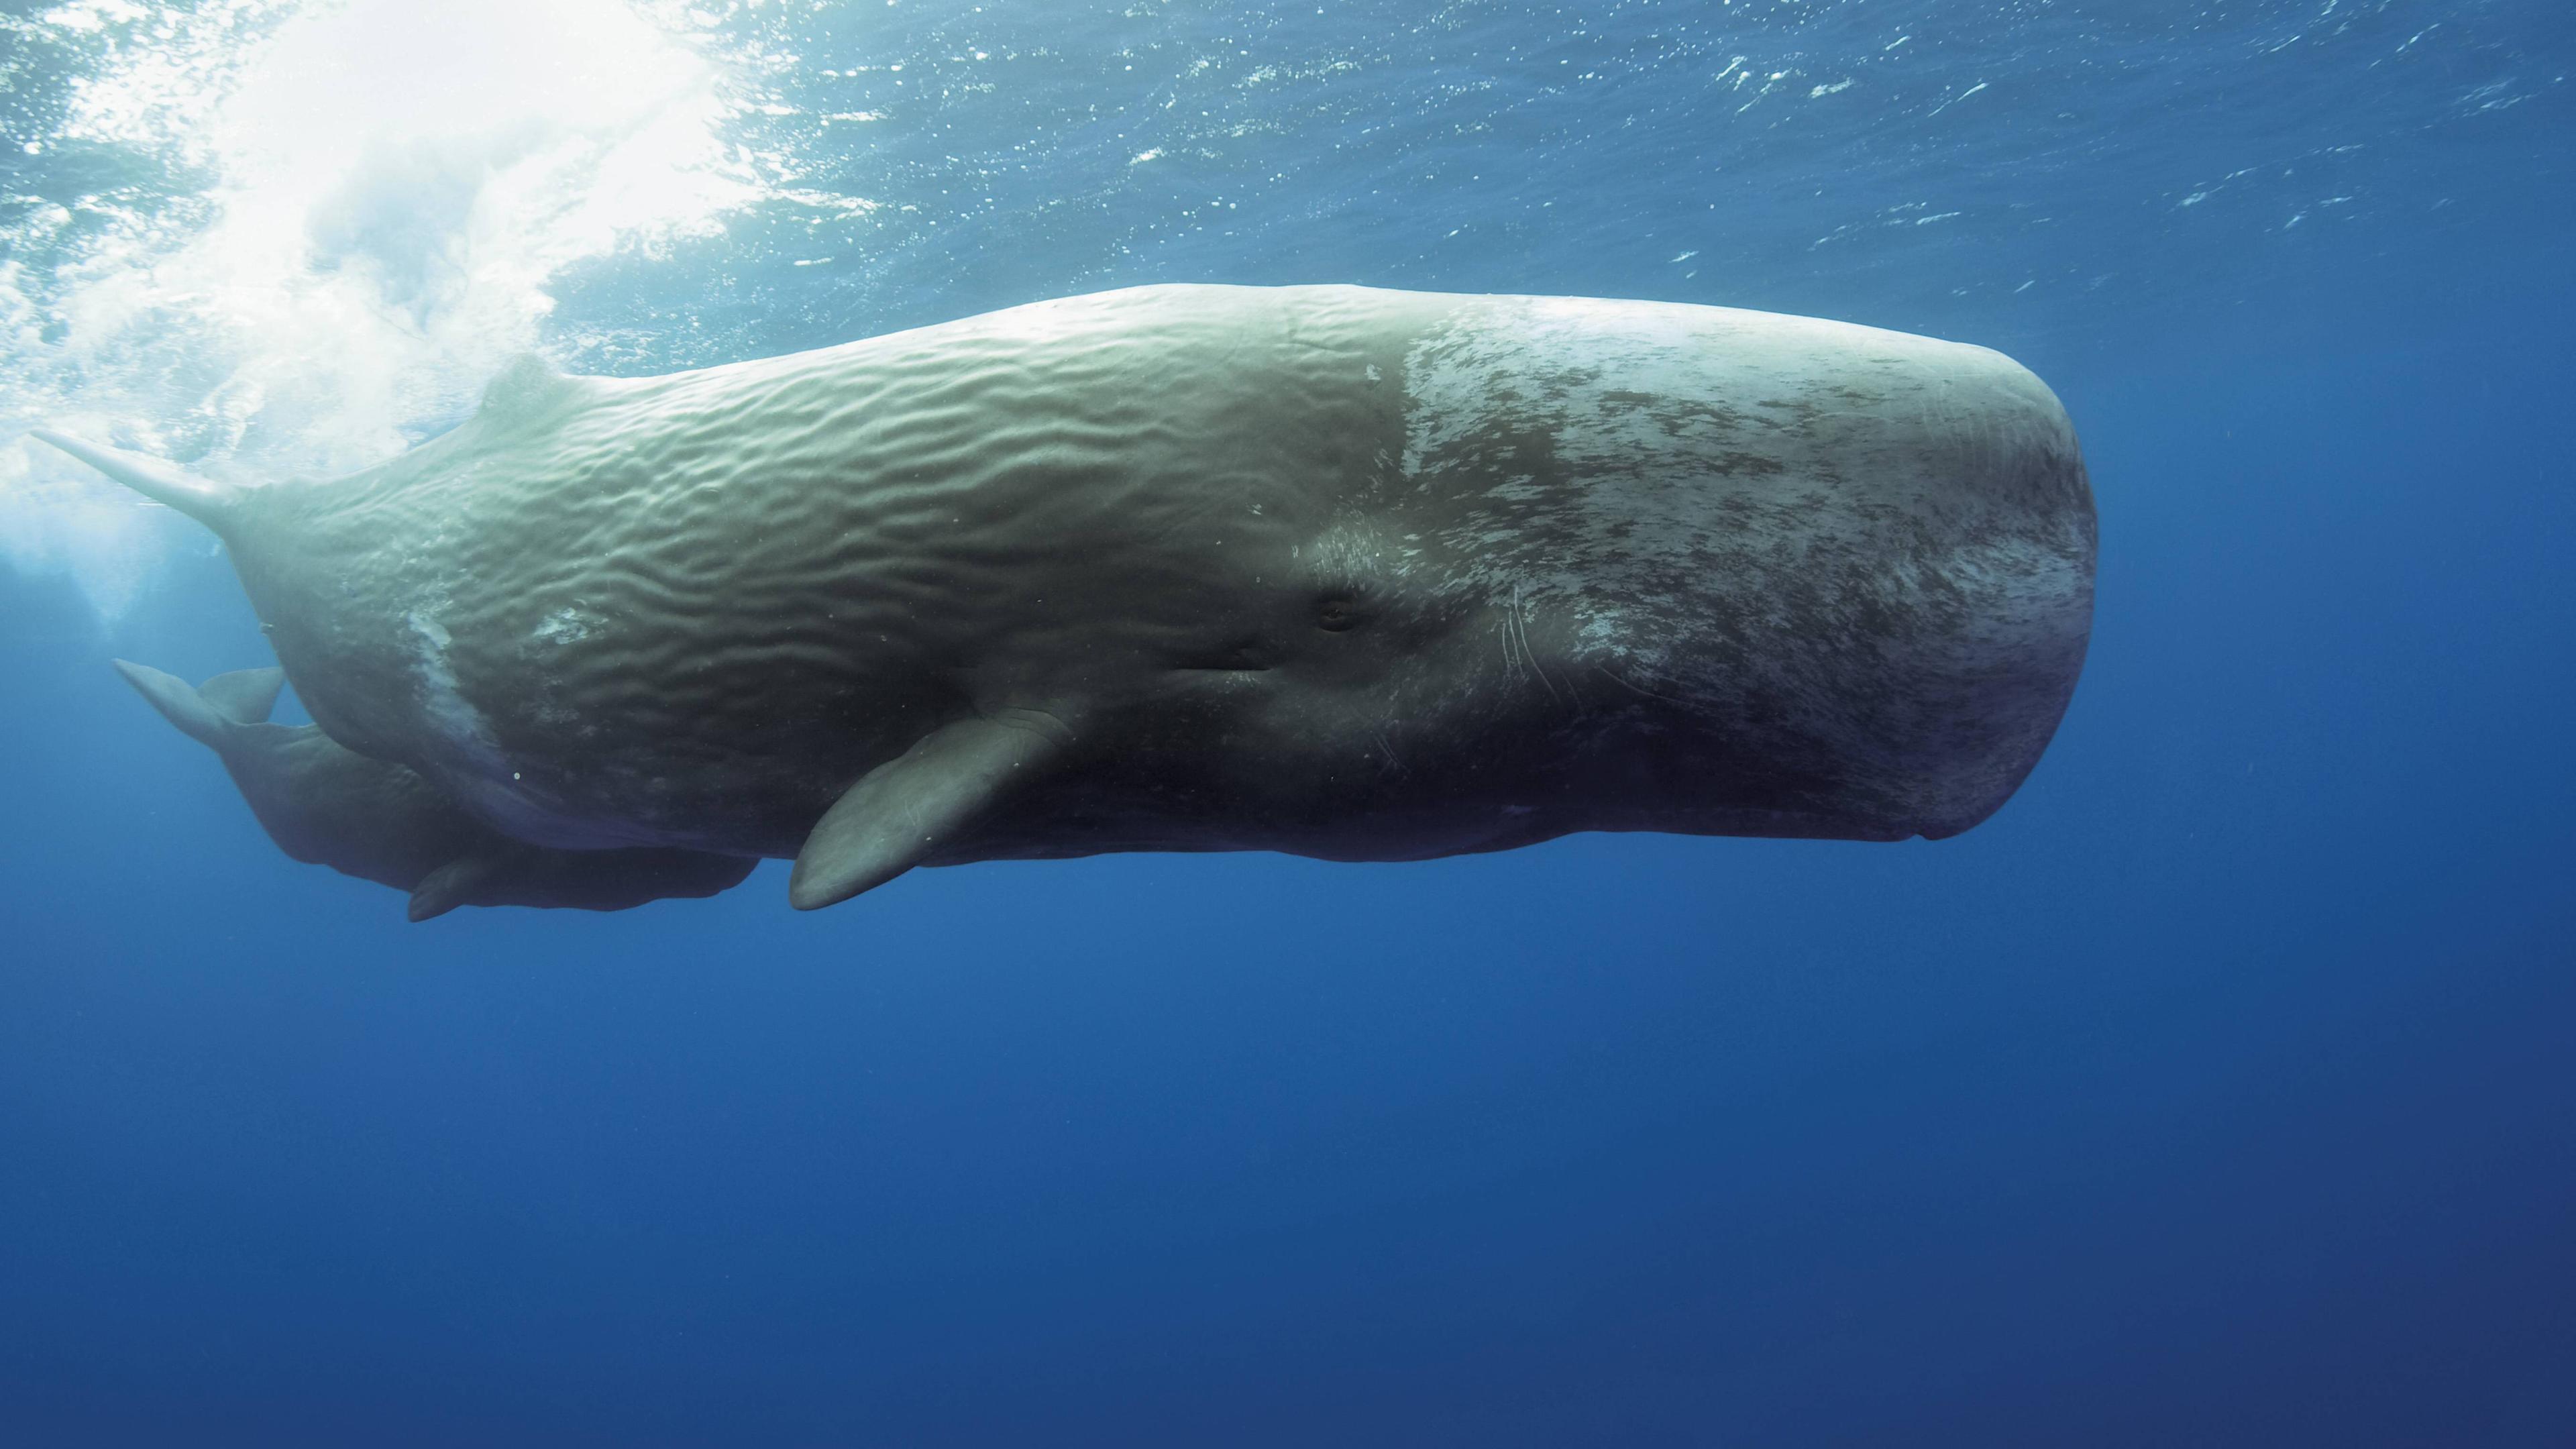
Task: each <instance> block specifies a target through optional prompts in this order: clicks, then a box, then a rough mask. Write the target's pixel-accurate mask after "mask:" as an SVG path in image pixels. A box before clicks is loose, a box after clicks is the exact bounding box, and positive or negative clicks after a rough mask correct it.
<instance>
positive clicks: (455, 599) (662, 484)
mask: <svg viewBox="0 0 2576 1449" xmlns="http://www.w3.org/2000/svg"><path fill="white" fill-rule="evenodd" d="M66 446H72V447H74V448H75V450H76V451H80V452H81V453H82V454H83V455H84V456H88V457H91V458H92V460H93V461H98V462H100V463H101V466H103V467H108V468H109V469H110V470H111V471H116V472H117V473H118V476H120V477H123V478H125V479H126V480H127V481H129V482H133V483H135V484H136V486H138V487H141V488H144V489H145V491H147V492H151V493H153V494H154V496H156V497H162V498H163V499H164V500H165V501H169V502H172V503H174V504H176V505H177V506H180V507H183V508H187V509H188V510H189V511H190V512H192V513H194V514H196V515H197V516H199V517H201V518H204V519H206V520H207V521H208V522H209V523H210V524H212V525H213V526H214V527H216V528H217V529H218V531H220V532H221V533H222V534H223V535H224V537H225V538H226V539H227V540H228V541H229V542H230V544H231V545H232V551H233V555H234V559H235V562H236V564H237V566H238V568H239V570H240V573H241V577H242V581H243V583H244V585H245V587H246V588H247V590H248V591H249V594H250V596H251V599H252V601H253V603H254V604H255V605H256V606H257V608H258V610H259V614H260V617H261V618H262V620H263V621H265V627H267V628H268V630H269V631H270V633H271V636H272V639H273V642H274V644H275V647H276V650H277V653H278V657H279V659H280V660H281V661H282V662H283V663H284V665H285V667H286V670H287V672H288V674H289V675H290V676H291V677H292V678H293V680H294V682H295V685H296V689H297V692H298V694H299V696H300V697H301V698H302V699H303V700H304V701H305V703H306V704H307V706H308V707H309V708H310V710H311V711H312V714H313V717H314V719H315V720H316V722H317V723H318V725H319V726H320V729H321V730H322V731H323V732H324V733H325V734H326V735H327V736H328V738H329V739H330V740H331V741H336V742H337V743H338V744H339V745H340V746H345V747H346V749H347V750H348V751H351V752H354V753H355V754H356V755H358V756H362V757H365V758H366V759H369V760H373V761H381V762H386V763H389V764H392V765H398V766H400V767H402V768H404V769H405V770H408V771H411V772H414V773H415V774H416V775H417V777H418V778H419V779H420V780H421V781H423V782H425V784H426V786H427V787H428V788H429V789H431V790H433V791H435V792H436V793H437V794H438V795H439V796H441V797H443V798H444V799H446V800H448V801H452V802H453V803H454V805H455V807H457V808H458V809H459V810H461V811H462V812H464V813H465V814H467V815H470V816H471V817H472V819H473V820H475V821H476V822H478V823H479V825H480V826H481V827H482V828H484V829H487V830H489V831H491V832H492V833H494V834H495V835H496V836H498V837H502V838H505V839H508V840H512V841H517V842H523V843H525V844H527V845H531V846H541V847H550V848H552V849H553V850H554V851H555V852H556V853H564V852H589V851H598V850H601V849H606V848H614V847H662V848H672V849H678V850H684V851H690V852H701V853H706V854H712V855H716V856H722V857H740V858H748V857H753V856H782V857H794V858H796V859H797V868H796V872H795V875H794V877H793V879H792V883H791V896H792V898H793V900H794V902H795V903H796V904H797V905H799V906H815V905H823V904H828V903H830V902H831V901H834V900H839V899H842V898H845V897H846V896H848V895H851V894H855V893H856V892H858V891H860V890H865V889H867V888H869V887H871V886H873V885H875V884H878V883H880V882H882V881H883V880H886V879H889V878H891V877H892V876H893V875H895V874H898V873H900V872H901V871H902V870H904V869H907V868H909V867H911V866H913V865H924V864H928V865H946V864H957V863H962V862H967V861H975V860H990V859H998V858H1013V857H1017V858H1027V857H1056V856H1074V855H1088V854H1093V853H1097V852H1102V851H1113V850H1244V849H1262V850H1280V851H1288V852H1292V853H1296V854H1301V855H1310V856H1320V857H1325V858H1329V859H1337V860H1404V859H1418V858H1422V857H1428V856H1439V855H1449V854H1456V853H1460V852H1467V851H1481V850H1499V849H1506V848H1509V847H1513V846H1518V845H1525V844H1528V843H1531V842H1533V841H1539V840H1545V839H1548V838H1551V837H1553V836H1557V835H1562V834H1565V833H1568V832H1570V831H1578V830H1664V831H1679V832H1686V833H1693V834H1735V835H1774V836H1834V837H1846V838H1858V839H1872V840H1897V839H1903V838H1906V837H1909V836H1913V835H1924V836H1933V837H1939V836H1946V835H1951V834H1955V833H1957V832H1958V831H1961V830H1964V829H1967V828H1968V827H1969V826H1971V825H1974V824H1976V823H1977V822H1978V821H1980V820H1982V819H1984V818H1985V817H1986V816H1987V815H1989V814H1991V813H1992V812H1993V811H1994V810H1995V809H1996V808H1997V807H1999V806H2000V805H2001V804H2002V803H2003V801H2004V800H2005V799H2006V798H2007V797H2008V796H2009V795H2010V794H2011V793H2012V791H2013V790H2014V789H2015V788H2016V787H2017V786H2018V785H2019V783H2020V782H2021V780H2022V778H2023V777H2024V776H2025V775H2026V774H2027V773H2028V772H2029V770H2030V768H2031V766H2032V765H2033V764H2034V763H2035V762H2036V760H2037V759H2038V757H2039V754H2040V751H2041V749H2042V748H2043V747H2044V746H2045V744H2046V743H2047V740H2048V738H2049V736H2050V734H2051V733H2052V732H2053V731H2054V729H2055V727H2056V724H2057V721H2058V719H2059V717H2060V715H2061V714H2062V712H2063V711H2064V708H2065V705H2066V701H2067V698H2068V696H2069V694H2070V693H2071V691H2072V690H2073V688H2074V684H2075V679H2076V676H2077V673H2078V671H2079V670H2080V668H2081V666H2082V662H2083V655H2084V647H2085V641H2086V638H2087V634H2088V631H2089V627H2090V618H2091V607H2092V578H2093V553H2094V535H2093V509H2092V500H2091V495H2090V492H2089V489H2088V488H2087V485H2086V481H2085V475H2084V466H2083V462H2082V459H2081V456H2080V453H2079V451H2078V448H2077V445H2076V440H2075V436H2074V433H2073V431H2072V429H2071V427H2070V426H2069V424H2068V423H2067V420H2066V417H2065V414H2064V412H2063V411H2062V410H2061V409H2060V408H2059V407H2058V405H2057V402H2056V399H2055V398H2054V397H2052V396H2051V395H2050V394H2049V392H2048V390H2047V389H2046V388H2045V387H2044V386H2042V385H2041V384H2040V383H2039V381H2038V380H2037V379H2036V378H2034V377H2032V376H2031V375H2030V374H2029V373H2028V372H2026V371H2024V370H2023V369H2022V368H2020V367H2019V366H2017V365H2015V364H2014V363H2012V362H2011V361H2010V360H2009V359H2006V358H2004V357H2002V356H2000V355H1998V354H1996V353H1992V352H1988V351H1985V350H1983V349H1979V348H1973V347H1964V346H1959V345H1955V344H1950V343H1942V342H1934V341H1930V340H1928V339H1924V338H1918V337H1909V336H1905V335H1902V334H1897V333H1889V332H1881V331H1876V330H1873V329H1868V328H1861V327H1853V326H1847V325H1843V324H1838V323H1829V322H1817V321H1811V320H1807V319H1801V318H1787V317H1776V316H1770V315H1766V314H1761V313H1748V312H1735V311H1729V310H1725V309H1719V308H1708V307H1691V306H1679V305H1669V304H1655V303H1638V302H1603V301H1589V300H1582V299H1560V298H1528V297H1472V296H1446V295H1435V294H1422V293H1403V292H1384V291H1374V290H1369V289H1363V288H1354V287H1292V288H1275V289H1272V288H1234V287H1151V288H1139V289H1135V290H1131V291H1125V292H1113V293H1105V294H1101V295H1096V296H1089V297H1076V298H1070V299H1066V300H1063V301H1058V302H1049V303H1041V304H1037V305H1034V306H1029V307H1020V308H1014V309H1011V310H1009V311H1004V312H998V313H993V314H989V315H987V316H982V317H975V318H969V319H966V320H964V321H960V322H955V323H949V324H946V325H944V326H939V327H931V328H924V329H921V330H918V331H913V332H906V333H898V334H895V335H892V336H887V337H880V338H875V339H871V340H869V341H865V342H859V343H853V344H850V345H848V346H845V347H838V348H832V349H827V350H824V351H820V352H812V353H804V354H799V355H796V356H792V357H783V358H775V359H770V360H767V361H761V362H751V363H741V364H736V365H732V366H728V367H719V368H712V369H708V370H706V371H702V372H693V373H682V374H676V375H673V376H669V377H659V378H646V379H632V380H621V379H603V378H566V377H560V376H554V375H551V374H548V373H546V372H545V371H544V370H543V369H542V368H540V367H537V366H535V365H534V364H533V363H531V364H526V365H523V366H522V367H521V368H519V369H517V370H515V371H514V372H513V373H512V374H511V375H509V376H507V377H505V378H504V379H503V380H502V381H501V382H499V383H496V384H495V385H494V388H493V390H492V392H491V394H490V396H489V397H488V398H487V400H486V402H485V404H484V406H483V409H482V410H481V411H480V412H479V413H477V414H476V416H475V417H474V418H473V419H472V420H470V421H468V422H467V423H465V424H464V425H463V426H461V427H459V428H457V429H456V430H454V431H453V432H450V433H448V434H447V435H445V436H443V437H441V438H439V439H437V440H436V441H434V442H432V443H429V444H427V445H424V446H423V447H421V448H418V449H415V450H414V451H412V452H411V453H408V454H406V455H404V456H402V457H400V458H397V459H395V460H393V461H392V462H390V463H387V464H385V465H383V466H381V467H378V468H374V469H370V470H368V471H366V472H364V473H360V474H356V475H354V476H351V477H347V478H342V479H337V480H333V481H329V482H316V483H284V484H276V485H271V486H268V487H263V488H256V489H247V490H241V489H227V488H225V487H223V486H222V485H217V484H213V483H210V482H207V481H206V480H200V479H189V478H186V477H185V476H184V475H178V474H175V473H173V472H171V471H169V470H166V469H161V470H158V471H154V470H153V465H150V464H148V463H147V462H145V461H144V460H137V459H133V458H130V457H127V456H125V455H115V454H109V453H106V452H105V451H104V450H99V449H94V448H89V447H87V446H85V445H78V444H71V443H68V442H66ZM119 470H122V471H119Z"/></svg>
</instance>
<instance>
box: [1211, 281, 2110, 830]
mask: <svg viewBox="0 0 2576 1449" xmlns="http://www.w3.org/2000/svg"><path fill="white" fill-rule="evenodd" d="M1402 376H1403V382H1404V388H1405V405H1406V415H1405V419H1404V435H1403V438H1402V440H1401V445H1400V452H1399V453H1398V455H1397V467H1396V470H1395V471H1394V472H1393V475H1392V476H1391V478H1390V479H1389V480H1387V482H1386V483H1385V484H1384V485H1383V486H1379V487H1375V488H1372V489H1371V490H1369V491H1368V493H1367V494H1366V495H1365V496H1364V497H1362V498H1360V499H1359V506H1344V507H1340V508H1338V509H1336V510H1333V511H1332V512H1331V513H1330V514H1329V515H1328V516H1319V517H1317V518H1315V519H1314V520H1312V522H1311V526H1310V527H1309V528H1308V529H1307V530H1306V531H1305V532H1304V533H1303V534H1302V535H1301V536H1299V537H1298V538H1297V539H1296V540H1295V542H1294V545H1293V548H1292V551H1293V553H1294V554H1295V559H1294V563H1293V567H1292V568H1290V569H1289V570H1288V578H1287V580H1286V581H1285V582H1281V581H1279V580H1276V579H1273V580H1269V581H1265V583H1266V587H1265V588H1264V589H1263V590H1262V591H1260V592H1261V596H1262V598H1263V600H1264V602H1263V604H1262V605H1261V610H1260V613H1261V623H1260V627H1259V628H1257V629H1251V630H1247V629H1244V628H1242V627H1241V626H1240V624H1239V623H1237V622H1235V621H1232V620H1229V621H1228V624H1227V627H1226V628H1222V629H1220V628H1213V627H1212V628H1211V630H1210V632H1209V633H1208V634H1207V637H1206V639H1205V641H1204V645H1203V653H1204V656H1205V657H1204V658H1203V660H1201V661H1200V662H1202V663H1204V664H1206V665H1208V666H1210V667H1212V668H1218V669H1224V668H1226V667H1228V666H1229V662H1230V661H1231V662H1232V663H1233V664H1234V665H1237V666H1240V667H1244V668H1250V667H1253V666H1257V667H1258V670H1259V672H1257V673H1243V674H1238V675H1232V676H1230V677H1226V678H1225V682H1224V683H1223V684H1222V685H1220V686H1217V687H1216V688H1215V689H1213V690H1211V691H1210V692H1212V693H1222V694H1224V695H1225V696H1226V697H1227V698H1229V699H1230V700H1232V701H1233V703H1234V704H1235V705H1236V708H1233V709H1231V710H1228V711H1225V712H1223V713H1222V714H1221V715H1218V716H1216V717H1214V718H1213V719H1212V720H1211V721H1210V722H1209V724H1208V728H1210V729H1211V730H1214V731H1217V732H1219V733H1221V734H1222V735H1223V736H1224V737H1225V738H1227V739H1229V740H1232V741H1234V742H1235V743H1236V745H1237V746H1238V747H1237V748H1234V749H1231V750H1228V751H1225V752H1224V753H1223V756H1222V757H1223V758H1224V759H1226V760H1227V761H1229V762H1230V764H1229V767H1230V769H1231V770H1232V771H1233V778H1232V779H1231V781H1230V787H1231V788H1232V789H1234V790H1236V791H1238V792H1239V793H1242V794H1247V795H1251V796H1254V797H1256V798H1258V799H1259V800H1260V801H1261V802H1262V809H1261V810H1259V811H1256V812H1254V816H1255V818H1263V819H1268V820H1273V821H1284V822H1291V823H1293V825H1294V827H1295V830H1296V831H1298V832H1303V835H1302V843H1301V844H1300V845H1299V846H1298V847H1297V848H1300V849H1304V850H1306V851H1308V852H1309V853H1314V854H1321V855H1331V856H1349V857H1353V858H1362V857H1364V858H1376V859H1383V858H1387V856H1388V855H1389V854H1390V853H1402V852H1403V849H1404V847H1403V846H1401V845H1398V846H1396V847H1395V848H1394V850H1393V851H1391V849H1390V842H1408V841H1409V842H1413V848H1415V849H1418V852H1419V853H1420V854H1424V855H1431V854H1440V853H1448V852H1453V851H1457V850H1462V849H1476V848H1503V847H1507V846H1511V845H1517V844H1522V843H1526V842H1527V841H1530V840H1536V839H1544V838H1548V837H1551V836H1554V835H1559V834H1564V833H1568V832H1571V831H1578V830H1591V829H1645V830H1663V831H1680V832H1688V833H1705V834H1736V835H1785V836H1818V837H1835V838H1852V839H1876V840H1894V839H1904V838H1907V837H1911V836H1916V835H1922V836H1928V837H1935V838H1937V837H1941V836H1946V835H1951V834H1956V833H1957V832H1959V831H1962V830H1965V829H1967V828H1968V827H1970V826H1972V825H1974V824H1976V823H1977V822H1979V821H1980V820H1983V819H1984V818H1986V816H1988V815H1989V814H1991V813H1992V812H1993V811H1994V810H1995V809H1997V808H1998V807H1999V806H2000V805H2001V804H2002V803H2003V801H2004V800H2005V799H2006V798H2007V797H2008V796H2009V795H2010V794H2011V793H2012V792H2013V790H2014V789H2015V788H2016V787H2017V786H2018V785H2019V784H2020V782H2021V780H2022V779H2023V777H2024V776H2025V775H2026V774H2027V773H2028V772H2029V770H2030V769H2031V768H2032V766H2033V765H2034V764H2035V762H2036V761H2037V759H2038V758H2039V755H2040V753H2041V750H2042V749H2043V747H2044V746H2045V745H2046V743H2047V741H2048V739H2049V737H2050V735H2051V734H2052V733H2053V731H2054V730H2055V728H2056V725H2057V722H2058V720H2059V718H2060V716H2061V715H2062V713H2063V712H2064V710H2065V707H2066V705H2067V702H2068V699H2069V697H2070V695H2071V693H2072V691H2073V688H2074V685H2075V681H2076V677H2077V674H2078V672H2079V671H2080V669H2081V666H2082V662H2083V658H2084V652H2085V645H2086V640H2087V636H2088V633H2089V628H2090V620H2091V608H2092V582H2093V559H2094V517H2093V507H2092V500H2091V494H2090V490H2089V487H2088V484H2087V480H2086V475H2085V469H2084V464H2083V460H2082V455H2081V452H2080V450H2079V448H2078V446H2077V443H2076V439H2075V435H2074V432H2073V430H2072V427H2071V425H2070V424H2069V422H2068V420H2067V418H2066V415H2065V413H2064V411H2063V409H2062V408H2061V407H2060V406H2059V404H2058V402H2057V400H2056V398H2055V397H2054V396H2052V395H2051V394H2050V393H2049V391H2048V390H2047V388H2046V387H2044V386H2043V385H2042V384H2041V383H2040V382H2039V381H2038V379H2036V378H2035V377H2033V376H2032V375H2031V374H2030V373H2029V372H2027V371H2026V370H2024V369H2023V368H2021V367H2020V366H2019V365H2018V364H2016V363H2014V362H2012V361H2011V360H2010V359H2008V358H2005V357H2003V356H2002V355H2000V354H1998V353H1994V352H1990V351H1987V350H1985V349H1982V348H1976V347H1968V346H1960V345H1956V344H1951V343H1944V342H1937V341H1933V340H1930V339H1925V338H1919V337H1912V336H1907V335H1903V334H1896V333H1889V332H1882V331H1878V330H1875V329H1870V328H1862V327H1855V326H1848V325H1844V324H1837V323H1830V322H1818V321H1811V320H1808V319H1799V318H1784V317H1773V316H1768V315H1765V314H1751V313H1736V312H1728V311H1723V310H1720V309H1714V308H1670V307H1651V306H1647V305H1644V304H1623V303H1594V302H1572V301H1567V302H1559V301H1555V300H1546V299H1491V305H1488V306H1486V307H1483V308H1481V309H1468V310H1466V311H1464V312H1462V314H1461V315H1460V316H1459V317H1458V318H1457V319H1456V320H1454V321H1453V322H1452V323H1451V324H1450V325H1448V326H1447V327H1446V328H1444V329H1441V330H1437V331H1434V332H1433V333H1431V334H1430V335H1428V336H1427V337H1425V338H1424V339H1423V340H1422V341H1420V342H1419V343H1417V344H1416V345H1415V346H1413V347H1412V349H1411V350H1410V352H1409V354H1408V355H1407V356H1405V357H1404V358H1403V360H1402ZM1212 617H1213V616H1212ZM1229 631H1230V632H1229Z"/></svg>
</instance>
